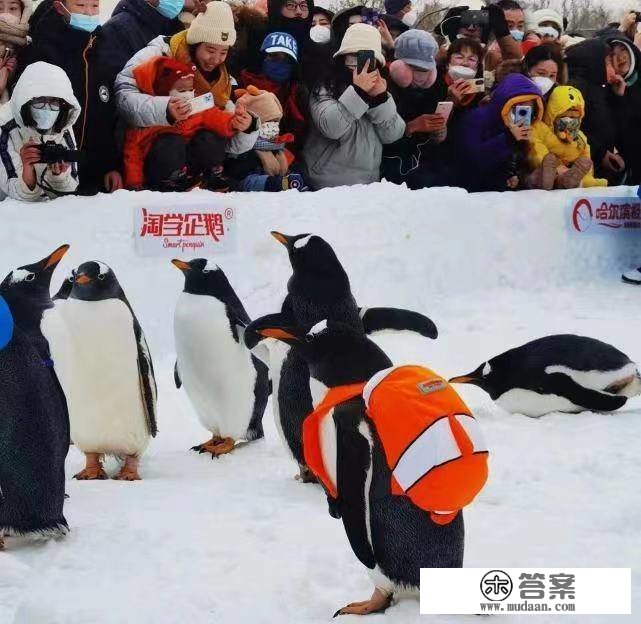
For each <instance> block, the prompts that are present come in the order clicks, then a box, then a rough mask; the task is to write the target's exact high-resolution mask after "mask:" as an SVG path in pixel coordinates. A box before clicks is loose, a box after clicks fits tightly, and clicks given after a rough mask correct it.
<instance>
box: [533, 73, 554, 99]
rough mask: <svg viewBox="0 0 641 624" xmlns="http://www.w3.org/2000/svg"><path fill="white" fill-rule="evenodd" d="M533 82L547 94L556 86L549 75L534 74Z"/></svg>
mask: <svg viewBox="0 0 641 624" xmlns="http://www.w3.org/2000/svg"><path fill="white" fill-rule="evenodd" d="M532 82H533V83H534V84H535V85H536V86H537V87H538V88H539V89H541V93H543V95H545V94H546V93H547V92H548V91H549V90H550V89H551V88H552V87H553V86H554V80H552V78H548V77H547V76H534V78H532Z"/></svg>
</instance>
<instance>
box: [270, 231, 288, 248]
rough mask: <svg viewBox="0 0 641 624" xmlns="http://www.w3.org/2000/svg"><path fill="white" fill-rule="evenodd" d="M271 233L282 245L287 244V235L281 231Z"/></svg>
mask: <svg viewBox="0 0 641 624" xmlns="http://www.w3.org/2000/svg"><path fill="white" fill-rule="evenodd" d="M271 235H272V236H273V237H274V238H275V239H276V240H277V241H278V242H279V243H281V244H282V245H285V246H287V236H285V235H284V234H281V233H280V232H272V233H271Z"/></svg>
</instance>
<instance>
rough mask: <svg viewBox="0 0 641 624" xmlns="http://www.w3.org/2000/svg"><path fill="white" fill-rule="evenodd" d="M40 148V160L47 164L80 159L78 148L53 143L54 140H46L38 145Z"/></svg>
mask: <svg viewBox="0 0 641 624" xmlns="http://www.w3.org/2000/svg"><path fill="white" fill-rule="evenodd" d="M38 149H39V150H40V161H39V162H41V163H45V164H47V165H52V164H53V163H62V162H68V163H71V162H78V160H80V152H79V151H78V150H70V149H68V148H66V147H65V146H64V145H60V144H59V143H55V142H54V141H46V142H45V143H43V144H42V145H39V146H38Z"/></svg>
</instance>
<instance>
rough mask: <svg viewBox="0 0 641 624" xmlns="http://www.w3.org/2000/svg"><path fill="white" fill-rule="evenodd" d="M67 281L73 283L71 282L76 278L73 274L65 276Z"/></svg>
mask: <svg viewBox="0 0 641 624" xmlns="http://www.w3.org/2000/svg"><path fill="white" fill-rule="evenodd" d="M67 281H68V282H71V283H72V284H73V283H74V282H75V281H76V278H75V277H74V276H73V275H70V276H69V277H68V278H67Z"/></svg>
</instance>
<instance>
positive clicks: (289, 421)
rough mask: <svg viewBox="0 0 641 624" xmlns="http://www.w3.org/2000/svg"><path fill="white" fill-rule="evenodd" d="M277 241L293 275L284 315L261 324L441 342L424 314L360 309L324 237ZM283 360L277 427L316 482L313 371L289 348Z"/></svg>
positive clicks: (275, 366)
mask: <svg viewBox="0 0 641 624" xmlns="http://www.w3.org/2000/svg"><path fill="white" fill-rule="evenodd" d="M272 236H273V237H274V238H275V239H276V240H277V241H278V242H280V243H282V244H283V245H284V246H285V247H286V248H287V252H288V254H289V259H290V262H291V265H292V269H293V273H292V276H291V278H290V279H289V282H288V283H287V290H288V295H287V297H286V298H285V301H284V302H283V305H282V309H281V312H280V313H278V314H270V315H268V316H264V317H262V318H260V319H257V320H256V321H255V322H256V323H259V324H261V325H264V324H265V323H267V324H272V325H273V326H275V327H285V326H291V325H304V324H315V323H318V322H320V321H322V320H323V319H329V320H332V321H340V322H342V323H346V324H347V325H349V326H350V327H353V328H354V330H356V331H357V332H360V333H362V334H373V333H375V332H378V331H384V330H396V331H402V330H407V331H413V332H416V333H419V334H421V335H422V336H425V337H427V338H436V337H437V335H438V331H437V329H436V325H434V323H433V322H432V321H431V320H430V319H429V318H427V317H425V316H423V315H422V314H418V313H416V312H411V311H409V310H402V309H396V308H369V309H365V308H359V307H358V305H357V304H356V301H355V299H354V296H353V295H352V291H351V287H350V283H349V278H348V276H347V273H346V272H345V269H344V268H343V266H342V265H341V263H340V261H339V259H338V258H337V257H336V253H335V252H334V250H333V249H332V247H331V246H330V245H329V244H328V243H327V242H326V241H324V240H323V239H322V238H321V237H320V236H314V235H312V234H299V235H297V236H287V235H285V234H281V233H280V232H272ZM251 327H252V325H250V328H251ZM250 328H248V330H249V329H250ZM247 336H248V338H249V341H247V346H248V347H249V348H250V349H253V348H254V347H255V346H256V345H257V342H258V341H260V340H261V337H260V336H258V335H257V334H256V333H255V332H252V331H248V333H247ZM273 351H274V350H272V353H273ZM281 356H282V357H281V358H273V360H272V364H271V368H272V370H271V375H270V376H271V380H272V384H273V391H272V396H273V399H272V405H273V408H274V417H275V420H276V426H277V429H278V431H279V433H280V434H281V437H282V438H283V440H284V443H285V447H286V448H287V449H288V450H289V451H290V452H291V454H292V455H293V457H294V459H295V460H296V461H297V462H298V464H299V467H300V477H299V478H300V479H301V480H302V481H314V480H315V479H314V478H313V477H312V475H310V473H309V471H308V470H306V468H305V464H304V459H303V445H302V426H303V420H304V419H305V416H306V415H307V414H309V412H310V411H311V410H312V408H313V393H312V389H311V388H310V376H309V371H308V369H307V364H306V363H305V362H304V361H303V360H302V359H301V358H300V357H299V356H297V355H296V354H295V353H292V352H290V351H289V348H288V347H287V348H285V349H283V350H282V351H281Z"/></svg>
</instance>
